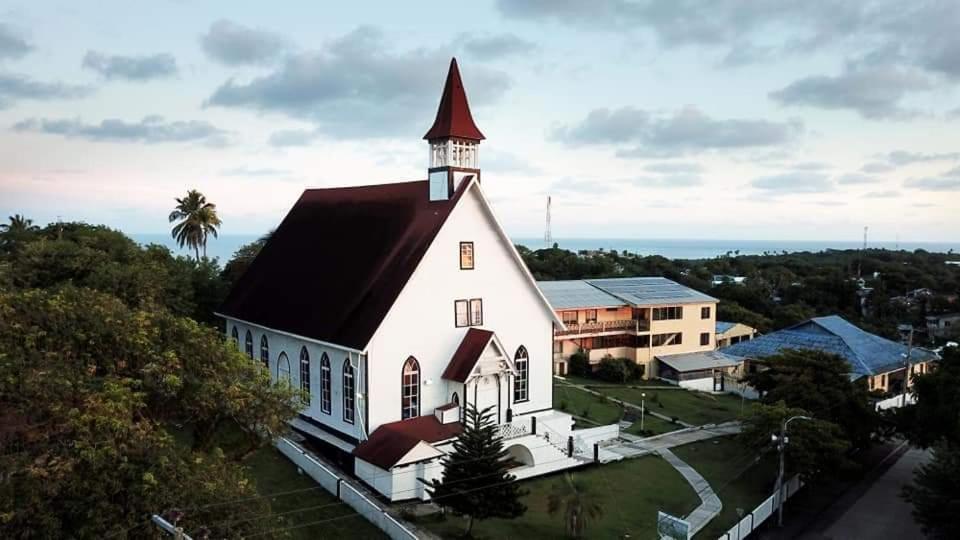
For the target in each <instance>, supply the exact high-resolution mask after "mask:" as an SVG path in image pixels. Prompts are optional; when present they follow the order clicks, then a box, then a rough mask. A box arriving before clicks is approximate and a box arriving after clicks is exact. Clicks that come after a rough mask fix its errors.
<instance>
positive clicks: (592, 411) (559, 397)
mask: <svg viewBox="0 0 960 540" xmlns="http://www.w3.org/2000/svg"><path fill="white" fill-rule="evenodd" d="M553 406H554V408H555V409H558V410H561V411H564V412H567V413H570V414H572V415H574V416H579V417H581V418H586V419H587V420H590V421H592V422H596V424H597V425H605V424H613V423H615V422H619V421H620V417H621V416H622V415H623V411H622V410H621V407H620V406H619V405H617V404H616V403H612V402H610V401H607V400H605V399H603V398H602V397H600V396H595V395H593V394H591V393H589V392H585V391H583V390H580V389H579V388H574V387H572V386H569V385H566V384H563V383H555V384H554V385H553ZM577 424H578V426H577V427H580V424H583V423H582V422H581V421H580V420H579V419H578V420H577ZM583 425H584V426H585V427H590V425H591V424H589V423H587V424H583Z"/></svg>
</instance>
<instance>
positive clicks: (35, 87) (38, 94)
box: [0, 73, 92, 109]
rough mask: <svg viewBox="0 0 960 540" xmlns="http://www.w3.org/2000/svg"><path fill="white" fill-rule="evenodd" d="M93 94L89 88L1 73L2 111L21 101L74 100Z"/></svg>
mask: <svg viewBox="0 0 960 540" xmlns="http://www.w3.org/2000/svg"><path fill="white" fill-rule="evenodd" d="M91 92H92V89H91V88H90V87H87V86H79V85H71V84H64V83H59V82H53V83H51V82H42V81H35V80H33V79H30V78H28V77H26V76H23V75H14V74H9V73H0V109H4V108H6V107H8V106H9V105H11V104H13V103H14V102H16V101H18V100H21V99H32V100H36V101H49V100H55V99H73V98H80V97H84V96H87V95H89V94H90V93H91Z"/></svg>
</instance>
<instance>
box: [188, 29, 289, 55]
mask: <svg viewBox="0 0 960 540" xmlns="http://www.w3.org/2000/svg"><path fill="white" fill-rule="evenodd" d="M200 45H201V46H202V47H203V50H204V52H205V53H207V56H209V57H210V58H212V59H214V60H216V61H218V62H221V63H223V64H226V65H229V66H238V65H244V64H265V63H268V62H270V61H272V60H274V59H276V58H277V57H279V56H280V54H281V53H282V52H283V51H284V49H285V48H286V47H287V45H286V42H285V41H284V39H283V38H282V37H281V36H280V35H278V34H274V33H273V32H267V31H265V30H257V29H255V28H249V27H247V26H243V25H240V24H237V23H235V22H232V21H228V20H226V19H221V20H219V21H216V22H215V23H213V24H212V25H210V30H208V31H207V33H206V34H204V35H203V36H201V37H200Z"/></svg>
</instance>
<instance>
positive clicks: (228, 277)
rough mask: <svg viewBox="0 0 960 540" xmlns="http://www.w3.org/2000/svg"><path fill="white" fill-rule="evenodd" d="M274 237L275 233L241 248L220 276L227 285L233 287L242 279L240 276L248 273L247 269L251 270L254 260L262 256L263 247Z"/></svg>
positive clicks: (270, 233)
mask: <svg viewBox="0 0 960 540" xmlns="http://www.w3.org/2000/svg"><path fill="white" fill-rule="evenodd" d="M272 235H273V231H271V232H269V233H267V234H265V235H263V236H261V237H260V238H258V239H256V240H254V241H253V242H250V243H249V244H244V245H242V246H240V249H238V250H237V252H236V253H234V254H233V258H231V259H230V260H229V261H228V262H227V264H226V265H224V267H223V272H222V273H221V274H220V275H221V277H222V278H223V280H224V281H225V282H226V283H227V285H230V286H232V285H233V284H234V283H236V282H237V280H239V279H240V276H242V275H243V273H244V272H246V271H247V268H249V267H250V264H251V263H253V259H255V258H256V257H257V255H259V254H260V250H261V249H263V246H264V245H266V243H267V240H269V239H270V237H271V236H272Z"/></svg>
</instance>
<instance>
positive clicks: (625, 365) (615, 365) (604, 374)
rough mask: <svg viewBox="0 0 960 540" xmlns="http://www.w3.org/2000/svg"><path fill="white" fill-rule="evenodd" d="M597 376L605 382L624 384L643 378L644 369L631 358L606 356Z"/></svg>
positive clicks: (601, 362)
mask: <svg viewBox="0 0 960 540" xmlns="http://www.w3.org/2000/svg"><path fill="white" fill-rule="evenodd" d="M596 376H597V378H598V379H600V380H603V381H607V382H613V383H621V384H622V383H625V382H628V381H635V380H638V379H640V378H641V377H643V367H642V366H638V365H637V364H636V362H634V361H633V360H631V359H629V358H614V357H612V356H605V357H604V358H603V360H601V361H600V367H599V369H597V373H596Z"/></svg>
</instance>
